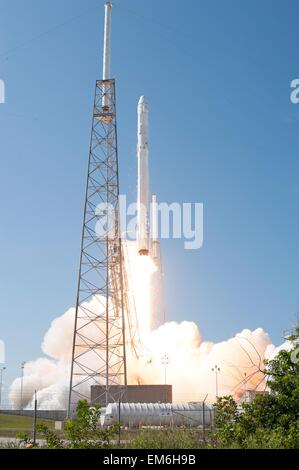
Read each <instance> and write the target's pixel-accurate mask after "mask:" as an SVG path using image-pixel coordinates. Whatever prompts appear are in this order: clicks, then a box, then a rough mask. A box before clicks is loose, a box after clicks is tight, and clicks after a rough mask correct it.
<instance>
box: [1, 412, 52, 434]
mask: <svg viewBox="0 0 299 470" xmlns="http://www.w3.org/2000/svg"><path fill="white" fill-rule="evenodd" d="M37 423H38V424H41V423H44V424H46V425H47V426H48V427H49V429H51V431H53V430H54V423H55V422H54V421H52V420H50V419H38V420H37ZM32 430H33V417H31V416H18V415H9V414H4V413H0V437H15V436H16V433H17V432H26V433H28V434H29V433H32Z"/></svg>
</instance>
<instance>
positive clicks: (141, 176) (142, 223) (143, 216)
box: [137, 96, 149, 256]
mask: <svg viewBox="0 0 299 470" xmlns="http://www.w3.org/2000/svg"><path fill="white" fill-rule="evenodd" d="M137 112H138V128H137V161H138V182H137V242H138V252H139V254H140V255H146V256H147V255H148V254H149V194H148V193H149V176H148V106H147V103H146V101H145V98H144V96H141V98H140V100H139V102H138V108H137Z"/></svg>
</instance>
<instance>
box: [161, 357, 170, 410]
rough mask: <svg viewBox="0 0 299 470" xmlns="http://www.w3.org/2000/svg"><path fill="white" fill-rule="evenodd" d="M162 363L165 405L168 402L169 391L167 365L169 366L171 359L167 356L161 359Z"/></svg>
mask: <svg viewBox="0 0 299 470" xmlns="http://www.w3.org/2000/svg"><path fill="white" fill-rule="evenodd" d="M161 362H162V364H163V365H164V385H165V403H166V402H167V391H166V383H167V382H166V372H167V365H168V364H169V357H168V356H167V354H164V356H162V357H161Z"/></svg>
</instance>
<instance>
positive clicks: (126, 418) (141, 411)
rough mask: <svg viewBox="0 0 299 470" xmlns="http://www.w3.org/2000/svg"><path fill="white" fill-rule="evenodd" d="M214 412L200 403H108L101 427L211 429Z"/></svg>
mask: <svg viewBox="0 0 299 470" xmlns="http://www.w3.org/2000/svg"><path fill="white" fill-rule="evenodd" d="M213 420H214V409H213V407H212V406H207V405H205V404H204V403H188V404H171V403H110V404H109V405H108V406H107V407H106V408H105V409H103V412H102V415H101V425H102V426H103V427H108V426H111V425H112V424H114V423H117V422H121V424H122V425H123V426H124V427H129V428H130V427H133V428H134V427H140V426H188V427H199V426H200V427H202V428H204V429H205V428H211V427H212V426H213Z"/></svg>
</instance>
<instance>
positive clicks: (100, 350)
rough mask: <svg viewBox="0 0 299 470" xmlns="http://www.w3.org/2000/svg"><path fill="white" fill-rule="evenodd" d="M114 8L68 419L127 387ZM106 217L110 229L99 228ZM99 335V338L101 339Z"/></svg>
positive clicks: (92, 169) (96, 124)
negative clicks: (96, 390)
mask: <svg viewBox="0 0 299 470" xmlns="http://www.w3.org/2000/svg"><path fill="white" fill-rule="evenodd" d="M111 9H112V5H111V3H106V4H105V30H104V54H103V56H104V57H103V79H102V80H97V82H96V87H95V98H94V108H93V121H92V133H91V143H90V152H89V164H88V175H87V184H86V195H85V205H84V221H83V231H82V242H81V255H80V267H79V278H78V291H77V299H76V313H75V325H74V338H73V351H72V364H71V378H70V391H69V403H68V414H69V416H72V415H73V413H74V409H75V406H76V403H77V401H78V400H79V399H87V400H88V401H89V400H90V386H91V385H95V384H99V385H104V388H103V389H101V390H102V393H103V397H98V398H99V399H100V400H102V399H104V400H105V402H106V403H109V402H110V401H113V399H114V396H115V393H114V394H113V396H111V395H110V387H111V386H112V385H113V386H117V387H118V396H119V397H121V395H122V393H123V392H124V389H125V387H126V385H127V376H126V350H125V326H124V315H125V313H124V305H125V300H124V295H125V290H124V286H123V255H122V244H121V236H120V227H119V175H118V148H117V129H116V103H115V80H114V79H112V78H111V77H110V41H111ZM103 217H106V219H108V220H106V222H107V226H106V229H105V227H104V226H101V225H100V226H99V225H97V222H101V220H102V219H103ZM94 332H97V333H96V335H95V333H94Z"/></svg>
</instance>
